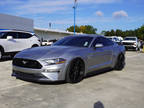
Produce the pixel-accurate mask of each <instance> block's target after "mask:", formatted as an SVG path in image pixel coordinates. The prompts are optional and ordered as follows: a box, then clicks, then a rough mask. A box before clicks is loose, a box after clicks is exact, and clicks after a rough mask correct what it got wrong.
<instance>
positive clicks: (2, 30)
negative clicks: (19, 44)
mask: <svg viewBox="0 0 144 108" xmlns="http://www.w3.org/2000/svg"><path fill="white" fill-rule="evenodd" d="M0 32H21V33H30V34H32V35H33V34H34V32H28V31H22V30H7V29H0Z"/></svg>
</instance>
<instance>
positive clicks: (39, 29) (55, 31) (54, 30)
mask: <svg viewBox="0 0 144 108" xmlns="http://www.w3.org/2000/svg"><path fill="white" fill-rule="evenodd" d="M34 30H36V31H43V32H53V33H63V34H70V35H73V34H74V33H73V32H68V31H63V30H58V29H44V28H34ZM76 34H79V35H80V34H82V33H76Z"/></svg>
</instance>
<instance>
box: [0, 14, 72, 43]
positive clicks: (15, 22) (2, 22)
mask: <svg viewBox="0 0 144 108" xmlns="http://www.w3.org/2000/svg"><path fill="white" fill-rule="evenodd" d="M33 23H34V21H33V20H32V19H28V18H23V17H18V16H12V15H7V14H0V30H21V31H28V32H34V33H35V34H37V36H38V37H39V38H41V39H43V40H52V39H60V38H62V37H65V36H68V35H73V32H67V31H62V30H53V29H43V28H34V24H33Z"/></svg>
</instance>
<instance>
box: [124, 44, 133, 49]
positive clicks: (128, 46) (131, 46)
mask: <svg viewBox="0 0 144 108" xmlns="http://www.w3.org/2000/svg"><path fill="white" fill-rule="evenodd" d="M124 46H125V48H126V49H135V48H136V46H135V45H124Z"/></svg>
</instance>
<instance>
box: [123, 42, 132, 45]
mask: <svg viewBox="0 0 144 108" xmlns="http://www.w3.org/2000/svg"><path fill="white" fill-rule="evenodd" d="M123 45H134V43H127V42H123Z"/></svg>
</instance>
